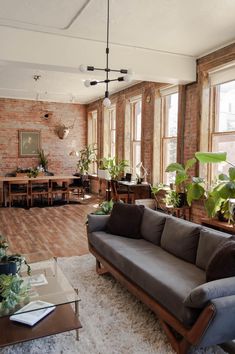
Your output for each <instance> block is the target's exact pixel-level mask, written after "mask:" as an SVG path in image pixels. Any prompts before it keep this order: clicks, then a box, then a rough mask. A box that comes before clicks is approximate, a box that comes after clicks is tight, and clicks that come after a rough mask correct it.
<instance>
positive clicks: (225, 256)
mask: <svg viewBox="0 0 235 354" xmlns="http://www.w3.org/2000/svg"><path fill="white" fill-rule="evenodd" d="M229 277H235V236H232V237H231V238H229V239H228V240H227V239H226V240H225V241H224V242H222V243H220V244H219V246H218V248H217V249H216V251H215V252H214V253H213V255H212V256H211V258H210V260H209V262H208V265H207V268H206V281H212V280H217V279H223V278H229Z"/></svg>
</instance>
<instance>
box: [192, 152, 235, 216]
mask: <svg viewBox="0 0 235 354" xmlns="http://www.w3.org/2000/svg"><path fill="white" fill-rule="evenodd" d="M195 156H196V158H197V159H198V161H199V162H201V163H220V162H227V163H228V164H229V165H230V166H231V167H230V168H229V170H228V174H224V173H221V174H219V175H218V177H217V181H216V182H215V184H214V185H213V186H211V188H210V189H209V190H208V191H207V198H206V201H205V208H206V210H207V213H208V216H209V217H213V216H215V215H216V214H217V213H219V215H220V217H223V218H225V219H227V220H228V219H229V218H230V208H229V200H230V199H233V198H235V166H234V165H233V164H232V163H231V162H229V161H227V153H226V152H219V153H213V152H212V153H210V152H196V154H195Z"/></svg>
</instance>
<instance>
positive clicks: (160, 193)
mask: <svg viewBox="0 0 235 354" xmlns="http://www.w3.org/2000/svg"><path fill="white" fill-rule="evenodd" d="M169 190H170V187H169V186H167V185H166V184H163V183H157V184H155V185H153V186H151V192H152V194H153V196H154V198H155V200H156V203H157V208H159V209H162V210H164V209H165V197H166V192H167V191H169Z"/></svg>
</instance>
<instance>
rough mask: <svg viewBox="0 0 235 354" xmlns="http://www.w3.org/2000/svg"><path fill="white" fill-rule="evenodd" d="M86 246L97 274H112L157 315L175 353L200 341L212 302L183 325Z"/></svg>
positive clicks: (210, 316)
mask: <svg viewBox="0 0 235 354" xmlns="http://www.w3.org/2000/svg"><path fill="white" fill-rule="evenodd" d="M88 246H89V250H90V252H91V253H92V254H93V255H94V256H95V258H96V272H97V273H98V274H99V275H102V274H105V273H110V274H112V276H113V277H114V278H115V279H116V280H118V281H119V282H120V283H121V284H122V285H123V286H125V287H126V288H127V289H128V290H129V291H130V292H131V293H132V294H133V295H135V296H136V297H137V298H138V299H139V300H141V301H142V302H143V303H144V304H145V305H147V306H148V307H149V308H150V309H151V310H152V311H153V312H154V313H155V314H156V315H157V317H158V319H159V321H160V324H161V326H162V328H163V330H164V331H165V333H166V335H167V337H168V339H169V341H170V343H171V345H172V347H173V349H174V350H175V351H176V353H177V354H186V353H187V352H188V350H189V348H190V347H191V346H192V345H197V344H198V343H199V342H200V338H201V337H202V336H203V334H204V333H205V332H206V330H207V328H208V327H209V325H210V323H211V321H212V319H213V318H214V316H215V308H214V306H213V305H212V304H209V305H208V306H206V307H205V308H204V310H203V311H202V313H201V314H200V315H199V317H198V319H197V321H196V322H195V323H194V325H193V326H192V327H185V326H184V325H183V324H182V323H181V322H180V321H179V320H178V319H177V318H175V317H174V316H173V315H172V314H171V313H170V312H169V311H168V310H167V309H165V308H164V307H163V306H162V305H160V304H159V303H157V302H156V300H154V299H153V298H152V297H151V296H149V295H148V294H147V293H146V292H145V291H144V290H143V289H141V288H140V287H139V286H138V285H136V284H134V283H133V282H131V281H130V280H129V279H128V278H127V277H126V276H125V275H123V273H121V272H120V271H119V270H117V269H116V268H115V267H114V266H113V265H111V264H110V263H109V262H108V261H107V260H106V259H105V258H104V257H103V256H101V255H100V254H99V253H98V252H97V251H96V250H95V248H94V247H93V246H92V245H91V244H90V243H88ZM172 329H173V330H172ZM175 332H177V333H178V334H180V338H179V336H178V335H177V336H176V335H175Z"/></svg>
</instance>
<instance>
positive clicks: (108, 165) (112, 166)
mask: <svg viewBox="0 0 235 354" xmlns="http://www.w3.org/2000/svg"><path fill="white" fill-rule="evenodd" d="M101 164H102V168H103V169H104V170H107V171H108V173H109V175H110V178H111V180H118V178H120V176H121V175H122V174H123V173H124V171H125V168H126V167H128V162H127V160H119V161H118V160H117V159H116V157H104V158H103V159H102V160H101Z"/></svg>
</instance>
